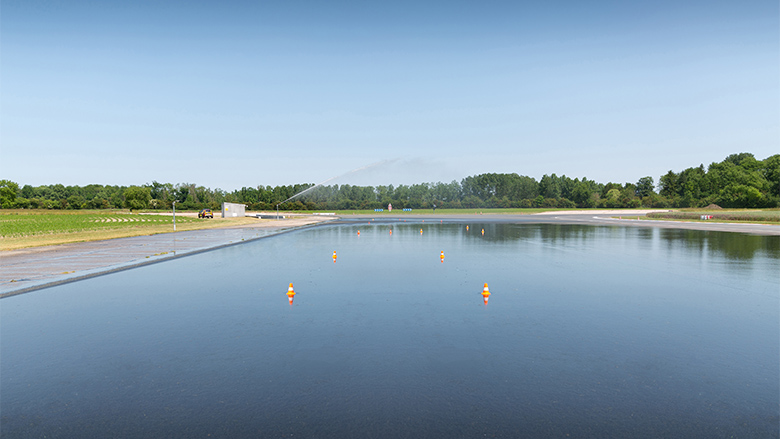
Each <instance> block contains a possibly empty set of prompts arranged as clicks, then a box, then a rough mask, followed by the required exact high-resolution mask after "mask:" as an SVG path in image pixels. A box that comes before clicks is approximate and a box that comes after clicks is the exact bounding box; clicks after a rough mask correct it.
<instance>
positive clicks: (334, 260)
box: [333, 250, 336, 262]
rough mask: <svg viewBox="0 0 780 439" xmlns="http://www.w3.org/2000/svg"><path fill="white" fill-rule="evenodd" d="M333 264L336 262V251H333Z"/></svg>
mask: <svg viewBox="0 0 780 439" xmlns="http://www.w3.org/2000/svg"><path fill="white" fill-rule="evenodd" d="M333 262H336V250H333Z"/></svg>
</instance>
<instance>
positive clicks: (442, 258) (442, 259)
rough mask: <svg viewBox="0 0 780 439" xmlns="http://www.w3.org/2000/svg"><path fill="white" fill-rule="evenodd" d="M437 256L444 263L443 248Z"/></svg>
mask: <svg viewBox="0 0 780 439" xmlns="http://www.w3.org/2000/svg"><path fill="white" fill-rule="evenodd" d="M439 257H440V258H441V262H442V263H444V250H442V251H441V256H439Z"/></svg>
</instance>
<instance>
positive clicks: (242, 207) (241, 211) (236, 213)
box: [222, 203, 246, 218]
mask: <svg viewBox="0 0 780 439" xmlns="http://www.w3.org/2000/svg"><path fill="white" fill-rule="evenodd" d="M245 214H246V204H237V203H222V218H233V217H243V216H245Z"/></svg>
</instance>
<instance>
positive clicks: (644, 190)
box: [636, 177, 655, 198]
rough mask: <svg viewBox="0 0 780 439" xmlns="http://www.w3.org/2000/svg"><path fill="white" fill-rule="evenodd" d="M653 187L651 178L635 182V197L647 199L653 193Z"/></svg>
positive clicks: (643, 178)
mask: <svg viewBox="0 0 780 439" xmlns="http://www.w3.org/2000/svg"><path fill="white" fill-rule="evenodd" d="M654 187H655V184H654V183H653V177H642V178H640V179H639V181H637V182H636V196H637V197H642V198H644V197H647V196H649V195H650V194H653V193H655V191H654V190H653V188H654Z"/></svg>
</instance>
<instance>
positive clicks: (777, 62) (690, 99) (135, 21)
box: [0, 0, 780, 191]
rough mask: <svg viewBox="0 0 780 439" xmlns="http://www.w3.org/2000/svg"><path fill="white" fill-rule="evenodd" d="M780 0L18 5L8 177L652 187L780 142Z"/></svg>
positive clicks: (0, 49) (30, 0)
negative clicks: (474, 180)
mask: <svg viewBox="0 0 780 439" xmlns="http://www.w3.org/2000/svg"><path fill="white" fill-rule="evenodd" d="M779 22H780V11H779V8H778V2H777V0H753V1H751V0H747V1H745V0H731V1H718V0H712V1H710V0H706V1H704V0H701V1H700V0H694V1H679V0H673V1H668V0H657V1H617V0H614V1H607V0H594V1H580V0H577V1H554V0H553V1H538V0H537V1H534V2H524V1H470V2H461V1H453V0H447V1H443V0H438V1H428V2H426V1H419V0H415V1H406V0H393V1H385V2H354V1H348V2H347V1H328V2H325V1H294V0H286V1H285V0H282V1H225V2H215V1H196V0H186V1H166V0H158V1H144V0H139V1H132V2H121V3H119V2H107V1H106V2H102V1H87V0H71V1H55V0H24V1H20V0H2V3H1V4H0V63H1V64H0V93H1V94H0V178H4V179H10V180H12V181H16V182H17V183H19V184H20V185H24V184H31V185H33V186H37V185H41V184H55V183H62V184H65V185H86V184H91V183H97V184H112V185H132V184H144V183H150V182H152V181H153V180H156V181H159V182H169V183H184V182H187V183H196V184H198V185H203V186H207V187H210V188H222V189H225V190H228V191H231V190H233V189H238V188H241V187H243V186H257V185H263V186H265V185H271V186H275V185H282V184H294V183H318V182H321V181H323V180H326V179H328V178H330V177H333V176H336V175H341V174H344V173H347V172H348V171H350V170H353V169H356V168H359V167H362V166H365V165H367V164H370V163H375V162H379V161H382V160H391V161H390V162H384V163H383V164H381V165H378V166H375V167H373V168H371V169H368V170H365V171H361V172H356V173H352V174H348V175H346V176H344V177H341V178H339V179H337V180H334V181H332V183H340V184H344V183H349V184H361V185H379V184H396V185H397V184H411V183H422V182H436V181H443V182H449V181H452V180H457V181H460V180H461V179H462V178H464V177H467V176H469V175H475V174H481V173H486V172H507V173H510V172H515V173H518V174H521V175H529V176H532V177H534V178H537V179H539V178H541V177H542V175H544V174H552V173H557V174H558V175H562V174H565V175H567V176H569V177H572V178H574V177H580V178H581V177H587V178H589V179H594V180H596V181H599V182H602V183H606V182H609V181H614V182H621V183H623V182H636V181H637V180H638V179H639V178H640V177H643V176H648V175H649V176H652V177H653V178H654V179H655V181H656V182H657V181H658V178H659V177H660V175H662V174H664V173H666V172H667V171H668V170H670V169H672V170H675V171H680V170H682V169H684V168H687V167H690V166H698V165H699V164H700V163H703V164H704V165H705V166H707V165H708V164H710V163H711V162H716V161H717V162H719V161H721V160H723V159H724V158H725V157H726V156H727V155H729V154H732V153H738V152H752V153H753V154H755V155H756V157H757V158H758V159H763V158H766V157H767V156H769V155H772V154H777V153H780V25H779Z"/></svg>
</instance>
